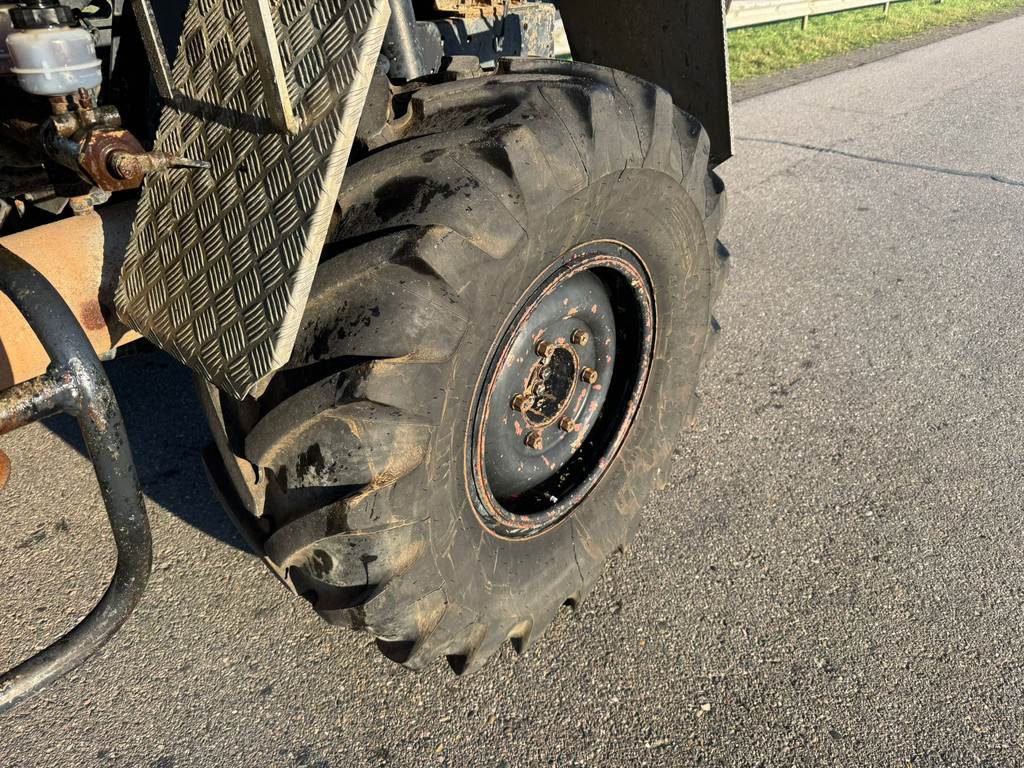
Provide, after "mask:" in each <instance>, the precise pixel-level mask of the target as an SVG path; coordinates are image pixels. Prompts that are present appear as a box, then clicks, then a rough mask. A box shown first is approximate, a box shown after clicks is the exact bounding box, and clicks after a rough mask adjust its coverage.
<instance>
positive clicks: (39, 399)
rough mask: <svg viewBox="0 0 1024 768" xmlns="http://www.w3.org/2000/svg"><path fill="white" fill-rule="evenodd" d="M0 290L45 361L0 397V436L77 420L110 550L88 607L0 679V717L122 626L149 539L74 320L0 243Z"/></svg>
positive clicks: (100, 384) (106, 400)
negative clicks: (53, 419) (113, 555)
mask: <svg viewBox="0 0 1024 768" xmlns="http://www.w3.org/2000/svg"><path fill="white" fill-rule="evenodd" d="M0 291H2V292H3V293H5V294H6V295H7V296H8V298H10V300H11V301H12V302H13V303H14V304H15V306H17V308H18V310H19V311H20V312H21V313H22V314H23V315H24V316H25V319H26V320H28V322H29V324H30V325H31V327H32V329H33V330H34V331H35V332H36V334H37V335H38V336H39V340H40V342H41V343H42V345H43V347H44V348H45V349H46V351H47V353H48V354H49V355H50V359H51V360H52V363H51V364H50V367H49V369H48V371H47V373H46V374H44V375H43V376H40V377H39V378H37V379H33V380H32V381H29V382H25V383H24V384H20V385H18V386H16V387H12V388H10V389H8V390H7V391H5V392H2V393H0V435H2V434H5V433H7V432H10V431H11V430H13V429H17V428H18V427H21V426H24V425H25V424H27V423H30V422H32V421H38V420H39V419H42V418H46V417H47V416H50V415H53V414H55V413H62V412H63V413H70V414H72V415H74V416H75V417H76V418H77V419H78V423H79V425H80V426H81V429H82V435H83V437H84V438H85V445H86V449H87V450H88V452H89V456H90V458H91V459H92V463H93V468H94V469H95V471H96V479H97V480H98V481H99V485H100V493H101V494H102V497H103V503H104V504H105V506H106V509H107V515H108V517H109V518H110V527H111V530H112V531H113V534H114V544H115V545H116V547H117V566H116V567H115V569H114V575H113V578H112V580H111V582H110V585H109V586H108V587H107V590H106V592H105V593H104V594H103V597H102V598H101V599H100V601H99V603H97V604H96V607H95V608H93V609H92V611H90V612H89V614H88V615H87V616H86V617H85V618H84V619H83V620H82V621H81V622H80V623H79V624H78V625H77V626H76V627H75V628H74V629H72V630H71V631H70V632H68V633H67V634H66V635H64V636H63V637H61V638H60V639H59V640H57V641H56V642H54V643H53V644H51V645H49V646H48V647H46V648H45V649H43V650H42V651H40V652H39V653H37V654H35V655H34V656H32V657H31V658H29V659H26V660H25V661H23V662H22V663H21V664H19V665H17V666H16V667H14V668H13V669H11V670H10V671H8V672H6V673H4V674H3V675H2V676H0V712H2V711H4V710H5V709H8V708H9V707H11V706H13V705H14V704H15V703H16V702H18V701H19V700H21V699H23V698H24V697H26V696H28V695H29V694H31V693H33V692H34V691H38V690H39V689H40V688H42V687H43V686H45V685H46V684H47V683H49V682H51V681H53V680H55V679H56V678H57V677H59V676H61V675H63V674H65V673H67V672H69V671H70V670H72V669H74V668H75V667H76V666H77V665H78V664H80V663H82V662H83V661H84V660H85V659H86V658H88V657H89V656H90V655H91V654H93V653H94V652H96V651H97V650H98V649H99V648H100V647H101V646H102V645H103V644H104V643H106V642H107V640H109V639H110V638H111V636H112V635H113V634H114V633H115V632H116V631H117V630H118V628H119V627H120V626H121V625H122V624H123V623H124V622H125V620H126V619H127V618H128V616H129V615H130V614H131V612H132V610H133V609H134V608H135V606H136V605H137V604H138V602H139V599H140V598H141V597H142V593H143V591H144V590H145V588H146V582H147V581H148V579H149V572H150V568H151V565H152V540H151V537H150V533H149V521H148V519H147V517H146V509H145V505H144V504H143V501H142V491H141V489H140V487H139V479H138V475H137V474H136V472H135V464H134V462H133V461H132V454H131V448H130V447H129V445H128V436H127V434H126V433H125V429H124V423H123V422H122V420H121V413H120V411H119V410H118V407H117V402H116V400H115V399H114V393H113V391H112V390H111V388H110V382H109V381H108V380H107V376H106V374H105V373H104V371H103V368H102V366H101V365H100V362H99V359H98V358H97V357H96V354H95V353H94V352H93V350H92V346H91V345H90V343H89V340H88V338H87V337H86V335H85V333H84V331H83V330H82V328H81V326H80V325H79V324H78V321H77V319H76V318H75V315H74V314H73V313H72V312H71V310H70V309H68V307H67V305H66V304H65V303H64V301H63V300H62V299H61V297H60V295H59V294H58V293H57V292H56V290H54V288H53V286H51V285H50V283H49V282H47V280H46V279H45V278H44V277H43V276H42V275H40V274H39V273H38V272H37V271H36V270H35V269H33V268H32V267H31V266H29V265H28V264H27V263H26V262H24V261H23V260H22V259H21V258H19V257H18V256H16V255H15V254H14V253H12V252H11V251H9V250H8V249H7V248H4V247H2V246H0Z"/></svg>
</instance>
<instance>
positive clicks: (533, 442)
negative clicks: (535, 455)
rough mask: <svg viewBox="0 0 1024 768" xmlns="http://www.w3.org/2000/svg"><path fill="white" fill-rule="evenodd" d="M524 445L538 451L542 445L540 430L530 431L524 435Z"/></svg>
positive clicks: (542, 438) (542, 439) (542, 437)
mask: <svg viewBox="0 0 1024 768" xmlns="http://www.w3.org/2000/svg"><path fill="white" fill-rule="evenodd" d="M526 447H527V448H532V449H533V450H535V451H539V450H540V449H541V448H543V447H544V436H543V435H541V433H540V432H531V433H530V434H528V435H527V436H526Z"/></svg>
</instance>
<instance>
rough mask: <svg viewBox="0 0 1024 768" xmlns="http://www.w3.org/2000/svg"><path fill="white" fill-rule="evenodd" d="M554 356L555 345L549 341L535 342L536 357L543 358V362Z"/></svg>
mask: <svg viewBox="0 0 1024 768" xmlns="http://www.w3.org/2000/svg"><path fill="white" fill-rule="evenodd" d="M553 354H555V345H554V344H552V343H551V342H550V341H544V340H543V339H541V340H540V341H538V342H537V356H538V357H543V358H544V359H545V360H549V359H551V356H552V355H553Z"/></svg>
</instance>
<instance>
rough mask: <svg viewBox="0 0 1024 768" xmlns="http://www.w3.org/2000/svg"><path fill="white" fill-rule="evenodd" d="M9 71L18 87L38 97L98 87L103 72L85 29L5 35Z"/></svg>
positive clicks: (32, 30) (50, 30)
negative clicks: (16, 81) (15, 78)
mask: <svg viewBox="0 0 1024 768" xmlns="http://www.w3.org/2000/svg"><path fill="white" fill-rule="evenodd" d="M6 42H7V49H8V51H9V53H10V56H11V65H12V66H11V72H13V73H14V74H15V75H17V76H18V84H19V85H20V86H21V87H22V88H23V89H24V90H26V91H28V92H29V93H34V94H36V95H37V96H60V95H62V94H66V93H75V92H76V91H77V90H78V89H79V88H98V87H99V85H100V83H102V82H103V70H102V68H101V65H100V60H99V59H98V58H97V57H96V43H95V42H94V41H93V39H92V35H91V34H90V33H89V32H87V31H86V30H84V29H81V28H74V27H51V28H49V29H25V30H18V31H16V32H11V33H10V34H8V35H7V41H6Z"/></svg>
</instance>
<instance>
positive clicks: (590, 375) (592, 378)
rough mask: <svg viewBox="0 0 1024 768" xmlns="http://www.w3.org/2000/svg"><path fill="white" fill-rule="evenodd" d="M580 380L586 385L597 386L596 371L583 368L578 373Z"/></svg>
mask: <svg viewBox="0 0 1024 768" xmlns="http://www.w3.org/2000/svg"><path fill="white" fill-rule="evenodd" d="M580 378H581V379H583V381H585V382H586V383H587V384H597V371H595V370H594V369H593V368H584V369H583V370H582V371H580Z"/></svg>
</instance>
